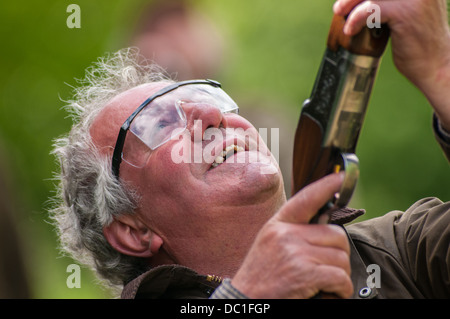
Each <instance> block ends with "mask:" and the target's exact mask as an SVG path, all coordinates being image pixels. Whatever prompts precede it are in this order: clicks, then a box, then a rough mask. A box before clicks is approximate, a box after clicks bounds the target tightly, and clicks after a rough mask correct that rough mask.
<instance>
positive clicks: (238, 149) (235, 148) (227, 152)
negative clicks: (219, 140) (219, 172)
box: [210, 144, 245, 169]
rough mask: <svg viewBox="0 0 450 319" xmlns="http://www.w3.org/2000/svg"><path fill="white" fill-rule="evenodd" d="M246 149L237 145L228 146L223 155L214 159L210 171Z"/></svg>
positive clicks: (220, 154)
mask: <svg viewBox="0 0 450 319" xmlns="http://www.w3.org/2000/svg"><path fill="white" fill-rule="evenodd" d="M244 151H245V149H244V148H243V147H242V146H239V145H236V144H232V145H228V146H227V147H226V148H225V149H224V150H223V151H222V152H221V153H219V155H218V156H217V157H216V158H215V159H214V162H213V163H212V165H211V168H210V169H213V168H216V167H217V166H219V165H221V164H223V163H224V162H225V161H226V160H227V158H229V157H230V156H232V155H234V154H236V153H239V152H244Z"/></svg>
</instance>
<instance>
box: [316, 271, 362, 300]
mask: <svg viewBox="0 0 450 319" xmlns="http://www.w3.org/2000/svg"><path fill="white" fill-rule="evenodd" d="M315 276H316V278H315V279H316V285H315V286H316V288H317V289H318V291H317V292H319V291H320V292H322V293H330V294H335V295H337V296H338V297H340V298H350V297H351V296H352V294H353V284H352V280H351V278H350V276H349V275H348V274H347V272H346V271H344V270H343V269H342V268H338V267H334V266H329V265H320V266H317V268H316V271H315Z"/></svg>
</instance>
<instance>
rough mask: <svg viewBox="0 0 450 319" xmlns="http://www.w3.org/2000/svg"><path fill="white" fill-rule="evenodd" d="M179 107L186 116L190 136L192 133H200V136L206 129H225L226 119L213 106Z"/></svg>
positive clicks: (183, 104)
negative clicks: (221, 127)
mask: <svg viewBox="0 0 450 319" xmlns="http://www.w3.org/2000/svg"><path fill="white" fill-rule="evenodd" d="M181 107H182V108H183V110H184V113H185V114H186V120H187V129H188V130H189V131H190V133H191V136H194V132H196V133H200V130H201V136H203V134H204V133H205V131H206V129H208V128H219V127H220V126H223V127H224V128H226V127H227V121H226V118H225V117H224V116H223V114H222V112H221V111H220V109H219V108H218V107H216V106H214V105H211V104H207V103H186V102H184V103H182V105H181Z"/></svg>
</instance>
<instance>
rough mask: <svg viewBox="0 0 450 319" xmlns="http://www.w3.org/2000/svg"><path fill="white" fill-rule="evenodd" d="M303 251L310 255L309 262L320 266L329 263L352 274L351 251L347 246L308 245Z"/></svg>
mask: <svg viewBox="0 0 450 319" xmlns="http://www.w3.org/2000/svg"><path fill="white" fill-rule="evenodd" d="M302 253H303V255H304V256H308V257H307V259H308V261H309V262H312V263H313V264H315V265H317V266H319V265H328V266H333V267H337V268H341V269H343V270H344V271H345V272H346V274H347V275H349V276H350V274H351V266H350V251H349V250H347V247H346V246H345V247H337V248H334V247H332V246H321V247H319V246H308V248H306V249H303V250H302Z"/></svg>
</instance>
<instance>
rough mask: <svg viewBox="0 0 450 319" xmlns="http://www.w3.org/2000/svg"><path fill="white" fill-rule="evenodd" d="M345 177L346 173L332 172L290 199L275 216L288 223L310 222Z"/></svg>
mask: <svg viewBox="0 0 450 319" xmlns="http://www.w3.org/2000/svg"><path fill="white" fill-rule="evenodd" d="M343 179H344V173H339V174H331V175H328V176H325V177H324V178H322V179H320V180H318V181H316V182H314V183H312V184H310V185H308V186H306V187H305V188H303V189H302V190H300V191H299V192H298V193H297V194H295V195H294V196H293V197H292V198H291V199H289V201H288V202H287V203H286V204H285V205H284V206H283V207H282V208H281V209H280V211H279V212H278V213H277V214H276V215H275V216H274V218H275V219H277V220H279V221H283V222H288V223H301V224H306V223H308V222H309V221H310V220H311V218H312V217H313V216H314V215H316V214H317V212H318V210H319V209H320V208H321V207H322V206H324V205H325V204H326V203H327V201H329V200H330V199H332V198H333V196H334V194H335V193H337V192H338V191H339V188H340V186H341V184H342V181H343Z"/></svg>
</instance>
